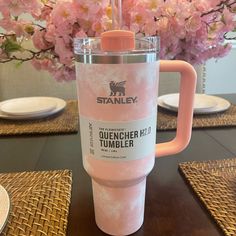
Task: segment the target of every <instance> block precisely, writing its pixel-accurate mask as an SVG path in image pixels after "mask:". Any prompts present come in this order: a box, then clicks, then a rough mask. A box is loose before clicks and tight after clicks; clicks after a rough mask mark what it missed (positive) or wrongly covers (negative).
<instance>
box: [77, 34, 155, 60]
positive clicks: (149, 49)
mask: <svg viewBox="0 0 236 236" xmlns="http://www.w3.org/2000/svg"><path fill="white" fill-rule="evenodd" d="M129 32H130V31H128V33H127V32H126V31H119V30H115V31H113V32H112V33H111V31H110V32H105V33H103V35H101V37H94V38H75V39H74V54H75V60H76V62H80V63H84V64H129V63H148V62H155V61H157V60H159V37H156V36H154V37H141V38H135V37H134V35H133V34H130V33H129ZM117 35H118V36H119V37H116V36H117ZM117 38H118V39H117ZM115 41H116V43H117V42H118V43H117V45H115V46H114V42H115ZM111 42H112V43H111ZM118 44H119V45H118ZM118 49H119V50H118Z"/></svg>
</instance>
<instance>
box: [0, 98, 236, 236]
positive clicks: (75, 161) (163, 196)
mask: <svg viewBox="0 0 236 236" xmlns="http://www.w3.org/2000/svg"><path fill="white" fill-rule="evenodd" d="M225 97H227V98H228V99H229V100H231V101H232V102H235V103H236V95H227V96H225ZM173 135H174V132H166V131H164V132H158V134H157V140H158V142H163V141H167V140H169V139H170V138H172V137H173ZM235 137H236V128H218V129H201V130H194V131H193V134H192V139H191V142H190V145H189V146H188V147H187V149H186V150H185V151H183V152H182V153H180V154H178V155H174V156H170V157H165V158H160V159H156V164H155V167H154V169H153V170H152V172H151V174H150V175H149V176H148V178H147V191H146V208H145V221H144V224H143V227H142V228H141V229H140V230H139V231H138V232H136V233H135V234H133V235H135V236H143V235H147V236H156V235H157V236H158V235H161V236H165V235H166V236H175V235H176V236H195V235H196V236H217V235H221V231H220V230H219V229H218V227H217V226H216V224H215V223H214V221H213V220H212V219H211V217H210V216H209V214H208V213H207V211H206V210H205V209H204V207H203V206H202V205H201V204H200V203H199V201H198V199H197V198H196V196H195V195H194V194H193V192H192V191H191V190H190V188H189V187H188V186H187V185H186V183H185V181H184V179H183V178H182V177H181V175H180V173H179V171H178V164H179V163H180V162H185V161H191V160H199V161H200V160H215V159H225V158H232V157H234V156H236V138H235ZM57 169H71V170H72V172H73V190H72V201H71V207H70V214H69V222H68V234H67V235H69V236H76V235H79V236H90V235H91V236H100V235H101V236H102V235H105V234H104V233H103V232H101V231H100V230H99V229H98V228H97V226H96V224H95V220H94V210H93V199H92V189H91V181H90V178H89V176H88V175H87V173H86V172H85V171H84V169H83V166H82V157H81V146H80V135H79V134H77V135H57V136H36V137H33V136H30V137H29V136H28V137H9V138H6V137H2V138H0V172H19V171H32V170H57Z"/></svg>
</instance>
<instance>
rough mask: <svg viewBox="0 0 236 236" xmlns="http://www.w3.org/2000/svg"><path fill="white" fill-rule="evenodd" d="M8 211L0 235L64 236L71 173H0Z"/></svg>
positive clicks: (65, 171)
mask: <svg viewBox="0 0 236 236" xmlns="http://www.w3.org/2000/svg"><path fill="white" fill-rule="evenodd" d="M0 183H1V185H2V186H3V187H4V188H5V189H6V190H7V192H8V194H9V196H10V202H11V208H10V215H9V218H8V221H7V224H6V226H5V228H4V230H3V232H2V235H7V236H13V235H14V236H16V235H17V236H23V235H24V236H28V235H29V236H30V235H32V236H33V235H34V236H36V235H40V236H43V235H45V236H49V235H50V236H54V235H55V236H65V235H66V227H67V217H68V211H69V204H70V197H71V184H72V174H71V172H70V171H69V170H61V171H40V172H22V173H7V174H0Z"/></svg>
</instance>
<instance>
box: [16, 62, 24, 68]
mask: <svg viewBox="0 0 236 236" xmlns="http://www.w3.org/2000/svg"><path fill="white" fill-rule="evenodd" d="M22 64H23V61H18V62H17V63H16V64H15V67H16V68H19V67H20V66H21V65H22Z"/></svg>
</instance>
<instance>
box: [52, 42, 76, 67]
mask: <svg viewBox="0 0 236 236" xmlns="http://www.w3.org/2000/svg"><path fill="white" fill-rule="evenodd" d="M55 52H56V54H57V55H58V56H59V59H60V62H61V63H62V64H65V65H70V64H71V61H72V58H73V52H72V48H70V47H68V46H67V45H66V44H65V42H64V40H63V38H56V44H55Z"/></svg>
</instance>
